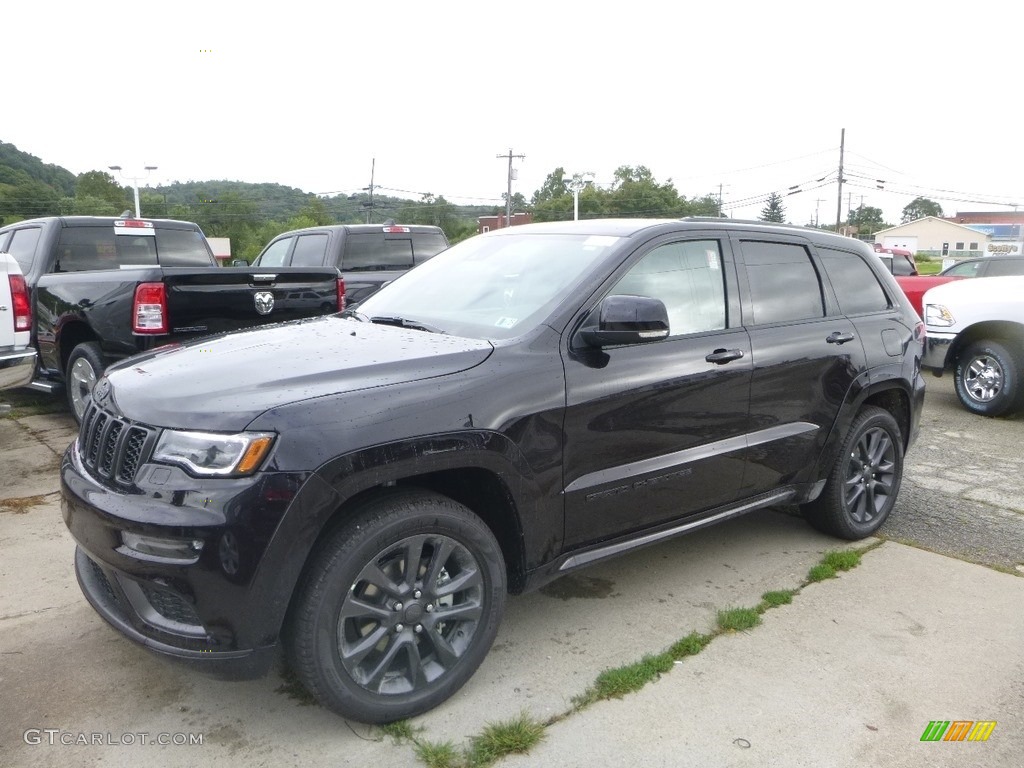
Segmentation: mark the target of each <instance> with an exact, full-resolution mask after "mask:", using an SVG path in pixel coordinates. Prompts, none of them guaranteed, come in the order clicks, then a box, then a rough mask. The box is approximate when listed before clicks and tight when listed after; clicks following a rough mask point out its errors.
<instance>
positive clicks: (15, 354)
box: [0, 349, 36, 389]
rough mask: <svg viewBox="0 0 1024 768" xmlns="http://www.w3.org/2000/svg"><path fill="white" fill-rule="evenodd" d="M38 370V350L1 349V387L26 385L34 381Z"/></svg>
mask: <svg viewBox="0 0 1024 768" xmlns="http://www.w3.org/2000/svg"><path fill="white" fill-rule="evenodd" d="M35 370H36V351H35V350H34V349H20V350H17V351H14V350H7V351H3V350H0V389H15V388H17V387H24V386H27V385H28V384H29V382H31V381H32V375H33V374H34V373H35Z"/></svg>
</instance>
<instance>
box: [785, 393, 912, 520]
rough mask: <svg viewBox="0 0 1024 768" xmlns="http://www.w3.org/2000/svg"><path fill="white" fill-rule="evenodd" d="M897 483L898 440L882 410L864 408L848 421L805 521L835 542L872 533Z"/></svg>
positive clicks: (895, 427) (897, 430)
mask: <svg viewBox="0 0 1024 768" xmlns="http://www.w3.org/2000/svg"><path fill="white" fill-rule="evenodd" d="M902 480H903V437H902V435H901V434H900V428H899V425H898V424H897V423H896V420H895V419H894V418H893V417H892V414H890V413H889V412H888V411H885V410H882V409H881V408H876V407H875V406H866V407H865V408H864V409H863V410H861V412H860V413H859V414H858V415H857V418H856V419H854V422H853V425H852V426H851V427H850V431H849V432H848V433H847V435H846V438H845V439H844V440H843V447H842V450H841V451H840V452H839V456H838V457H837V458H836V461H835V464H833V465H832V471H831V472H830V473H829V476H828V479H827V480H826V482H825V489H824V490H823V491H822V492H821V495H820V496H819V497H818V498H817V499H815V500H814V501H812V502H810V503H808V504H805V505H804V508H803V512H804V516H805V517H806V518H807V521H808V522H809V523H810V524H811V525H813V526H814V527H815V528H817V529H818V530H820V531H824V532H825V533H829V534H832V535H833V536H838V537H839V538H841V539H850V540H855V539H862V538H864V537H865V536H870V535H871V534H873V533H874V532H875V531H877V530H878V529H879V528H880V527H881V526H882V523H884V522H885V519H886V518H887V517H888V516H889V513H890V512H891V511H892V508H893V506H894V505H895V504H896V494H897V493H898V492H899V489H900V483H901V482H902Z"/></svg>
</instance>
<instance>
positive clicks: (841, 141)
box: [836, 128, 846, 233]
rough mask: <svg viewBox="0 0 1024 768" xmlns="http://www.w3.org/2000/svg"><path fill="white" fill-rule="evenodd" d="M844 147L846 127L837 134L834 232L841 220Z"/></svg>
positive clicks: (837, 229)
mask: <svg viewBox="0 0 1024 768" xmlns="http://www.w3.org/2000/svg"><path fill="white" fill-rule="evenodd" d="M844 149H846V129H845V128H843V131H842V133H840V134H839V199H838V200H836V232H837V233H838V232H839V224H840V223H841V222H842V220H843V150H844Z"/></svg>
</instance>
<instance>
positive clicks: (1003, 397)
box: [954, 341, 1024, 416]
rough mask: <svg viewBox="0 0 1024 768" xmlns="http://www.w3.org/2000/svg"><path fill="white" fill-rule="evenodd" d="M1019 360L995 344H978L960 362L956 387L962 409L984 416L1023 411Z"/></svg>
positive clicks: (992, 342) (957, 368)
mask: <svg viewBox="0 0 1024 768" xmlns="http://www.w3.org/2000/svg"><path fill="white" fill-rule="evenodd" d="M1020 376H1021V368H1020V362H1019V359H1018V356H1017V355H1015V354H1014V353H1013V352H1012V351H1011V350H1010V348H1008V347H1007V346H1005V345H1003V344H1001V343H999V342H996V341H978V342H975V343H973V344H971V345H970V346H969V347H967V348H966V349H965V350H964V351H963V352H962V353H961V354H960V355H959V357H958V358H957V363H956V374H955V376H954V384H955V386H956V395H957V397H958V398H959V399H960V403H961V405H963V406H964V408H966V409H967V410H968V411H971V412H972V413H977V414H979V415H981V416H1004V415H1007V414H1011V413H1015V412H1016V411H1018V410H1020V408H1021V401H1022V399H1024V389H1022V388H1021V386H1020Z"/></svg>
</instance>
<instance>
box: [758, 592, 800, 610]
mask: <svg viewBox="0 0 1024 768" xmlns="http://www.w3.org/2000/svg"><path fill="white" fill-rule="evenodd" d="M795 594H796V591H795V590H792V589H780V590H776V591H774V592H765V593H764V594H763V595H761V605H759V606H758V608H757V610H758V612H759V613H764V612H765V611H767V610H768V609H769V608H778V607H779V606H780V605H789V604H790V603H792V602H793V595H795Z"/></svg>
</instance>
